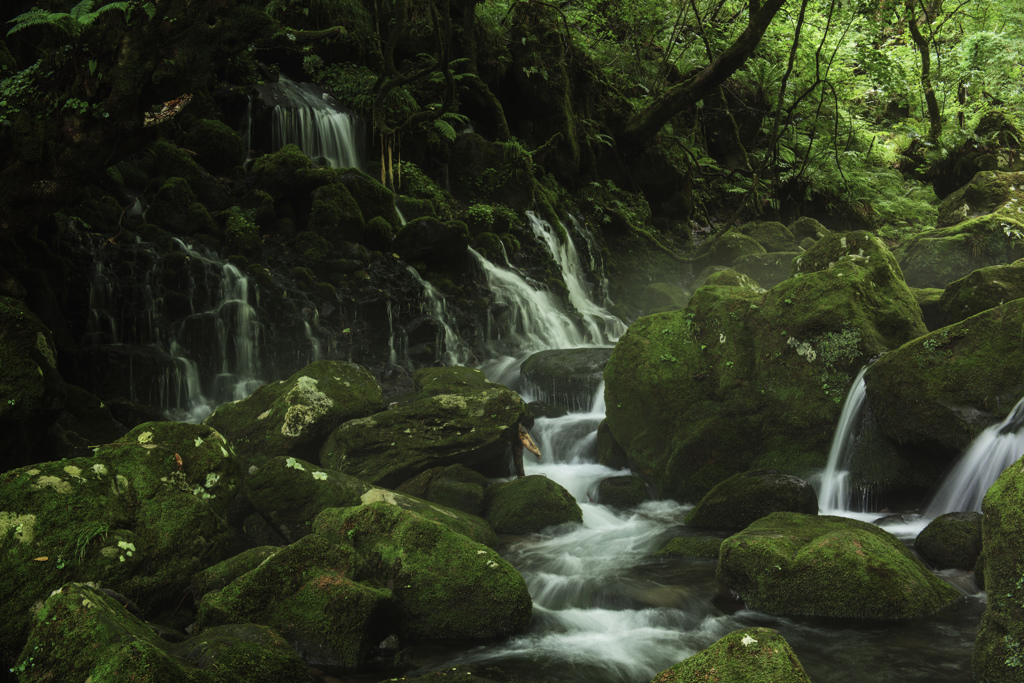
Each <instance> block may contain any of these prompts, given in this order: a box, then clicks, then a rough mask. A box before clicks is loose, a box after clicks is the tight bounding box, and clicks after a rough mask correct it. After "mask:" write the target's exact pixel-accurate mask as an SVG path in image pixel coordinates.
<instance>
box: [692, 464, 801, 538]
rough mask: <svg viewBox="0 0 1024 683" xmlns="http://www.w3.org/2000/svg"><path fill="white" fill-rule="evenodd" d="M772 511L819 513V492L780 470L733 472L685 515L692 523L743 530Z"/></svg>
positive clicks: (707, 526) (701, 525)
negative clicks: (816, 492)
mask: <svg viewBox="0 0 1024 683" xmlns="http://www.w3.org/2000/svg"><path fill="white" fill-rule="evenodd" d="M773 512H799V513H801V514H805V515H816V514H818V496H817V494H815V493H814V488H813V487H812V486H811V485H810V484H808V483H807V482H806V481H804V480H803V479H800V478H798V477H794V476H792V475H790V474H782V473H781V472H779V471H778V470H752V471H750V472H741V473H740V474H734V475H733V476H731V477H729V478H728V479H726V480H725V481H723V482H722V483H720V484H719V485H718V486H716V487H715V488H713V489H711V490H710V491H708V493H707V495H706V496H704V497H703V498H701V500H700V502H699V503H697V506H696V507H695V508H693V509H692V510H690V512H689V513H688V514H687V515H686V519H685V520H684V521H685V524H686V525H687V526H693V527H705V528H712V529H728V530H730V531H740V530H742V529H746V528H747V527H748V526H749V525H750V524H752V523H753V522H755V521H757V520H759V519H761V518H762V517H765V516H767V515H770V514H771V513H773Z"/></svg>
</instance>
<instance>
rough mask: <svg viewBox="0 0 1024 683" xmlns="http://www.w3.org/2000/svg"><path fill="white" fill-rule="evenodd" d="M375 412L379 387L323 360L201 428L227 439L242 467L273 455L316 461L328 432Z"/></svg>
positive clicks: (360, 373) (357, 371) (362, 374)
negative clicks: (206, 428)
mask: <svg viewBox="0 0 1024 683" xmlns="http://www.w3.org/2000/svg"><path fill="white" fill-rule="evenodd" d="M380 408H381V391H380V386H379V385H378V384H377V381H376V380H375V379H374V378H373V376H372V375H370V373H369V372H367V371H366V369H365V368H363V367H361V366H358V365H355V364H353V363H346V362H343V361H331V360H322V361H317V362H316V363H312V364H310V365H307V366H306V367H304V368H303V369H302V370H299V371H298V372H296V373H295V374H294V375H292V376H291V377H289V378H288V379H287V380H285V381H283V382H275V383H273V384H267V385H265V386H262V387H260V388H259V389H257V390H256V391H255V392H253V394H252V395H251V396H249V397H248V398H246V399H243V400H241V401H237V402H235V403H228V404H225V405H223V406H221V407H220V408H218V409H217V410H216V411H215V412H214V413H213V414H212V415H210V417H208V418H207V419H206V424H208V425H210V426H211V427H213V428H214V429H217V430H218V431H220V432H221V433H223V434H224V435H225V436H227V437H228V438H229V439H231V443H232V445H233V446H234V447H235V449H236V450H237V452H238V454H239V455H240V456H241V457H242V458H243V460H244V461H245V463H246V465H256V466H259V465H262V464H263V463H265V462H266V461H267V460H268V459H270V458H273V457H276V456H292V457H296V458H301V459H304V460H312V461H316V460H318V459H319V456H318V453H319V450H320V447H321V446H322V445H323V443H324V441H325V440H326V439H327V437H328V435H330V433H331V432H332V431H334V430H335V429H337V428H338V427H339V426H340V425H341V424H342V423H343V422H345V421H346V420H352V419H354V418H357V417H366V416H367V415H372V414H373V413H375V412H377V411H378V410H380Z"/></svg>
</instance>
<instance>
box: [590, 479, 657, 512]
mask: <svg viewBox="0 0 1024 683" xmlns="http://www.w3.org/2000/svg"><path fill="white" fill-rule="evenodd" d="M648 499H649V496H648V495H647V483H646V482H645V481H644V480H643V479H641V478H640V477H637V476H634V475H627V476H624V477H608V478H607V479H603V480H601V483H600V484H598V486H597V502H598V503H601V504H602V505H610V506H611V507H614V508H619V509H625V508H631V507H636V506H637V505H639V504H640V503H642V502H644V501H645V500H648Z"/></svg>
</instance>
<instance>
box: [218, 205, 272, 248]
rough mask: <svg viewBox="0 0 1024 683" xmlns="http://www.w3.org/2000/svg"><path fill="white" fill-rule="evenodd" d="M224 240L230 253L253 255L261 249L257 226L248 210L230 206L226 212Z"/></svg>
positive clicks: (261, 241) (261, 242)
mask: <svg viewBox="0 0 1024 683" xmlns="http://www.w3.org/2000/svg"><path fill="white" fill-rule="evenodd" d="M224 242H225V245H226V246H227V248H228V250H229V252H230V253H232V254H241V255H243V256H250V257H254V256H257V255H259V253H260V252H261V251H262V249H263V239H262V238H261V237H260V230H259V227H258V226H257V225H256V223H255V221H253V220H252V217H251V216H249V214H248V212H246V211H243V210H242V209H240V208H238V207H232V208H231V209H229V210H228V212H227V221H226V223H225V226H224Z"/></svg>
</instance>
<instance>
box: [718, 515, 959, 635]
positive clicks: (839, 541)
mask: <svg viewBox="0 0 1024 683" xmlns="http://www.w3.org/2000/svg"><path fill="white" fill-rule="evenodd" d="M716 575H717V577H718V580H719V581H721V582H722V583H724V584H725V585H727V586H729V587H730V588H732V589H733V590H735V591H736V592H738V593H739V594H740V596H741V597H742V598H743V601H744V602H745V603H746V605H747V606H748V607H749V608H751V609H756V610H761V611H764V612H768V613H770V614H782V615H807V616H826V617H842V618H852V619H875V620H897V619H909V618H912V617H918V616H922V615H925V614H931V613H934V612H936V611H938V610H939V609H941V608H942V607H944V606H946V605H948V604H950V603H952V602H953V601H955V600H957V599H959V597H960V593H959V592H958V591H957V590H956V589H955V588H953V587H952V586H950V585H949V584H947V583H946V582H944V581H942V580H941V579H939V578H938V577H936V576H935V575H934V574H932V573H931V572H930V571H928V568H927V567H925V566H924V565H923V564H922V563H921V561H920V560H918V559H917V558H916V557H914V555H913V553H911V552H910V551H909V550H908V549H907V548H906V547H905V546H904V545H903V544H902V543H901V542H900V541H899V539H897V538H896V537H895V536H893V535H892V534H890V533H889V532H887V531H884V530H882V529H880V528H879V527H876V526H874V525H872V524H868V523H866V522H861V521H858V520H854V519H848V518H845V517H832V516H828V515H802V514H799V513H794V512H775V513H772V514H771V515H768V516H767V517H763V518H761V519H759V520H758V521H756V522H754V523H753V524H751V525H750V526H749V527H747V528H746V529H745V530H743V531H741V532H740V533H738V534H735V535H734V536H730V537H729V538H727V539H725V541H723V542H722V547H721V550H720V552H719V560H718V569H717V571H716Z"/></svg>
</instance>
